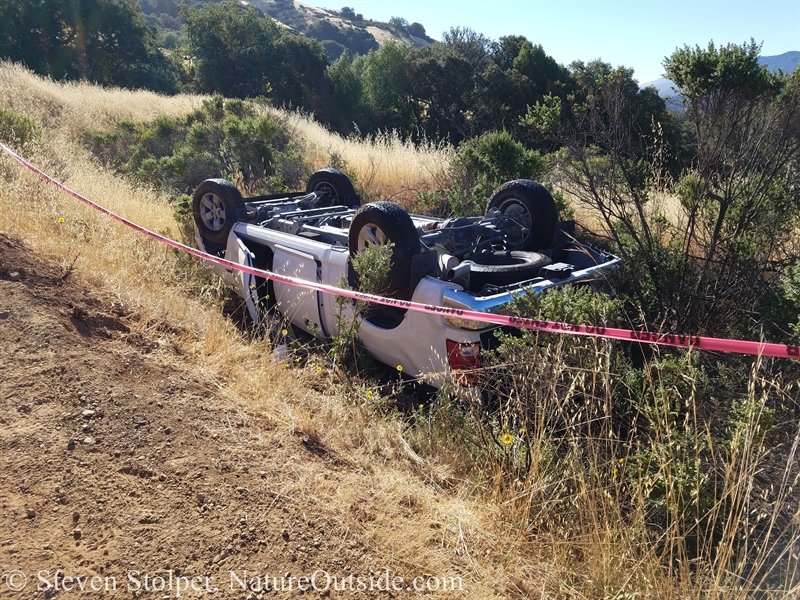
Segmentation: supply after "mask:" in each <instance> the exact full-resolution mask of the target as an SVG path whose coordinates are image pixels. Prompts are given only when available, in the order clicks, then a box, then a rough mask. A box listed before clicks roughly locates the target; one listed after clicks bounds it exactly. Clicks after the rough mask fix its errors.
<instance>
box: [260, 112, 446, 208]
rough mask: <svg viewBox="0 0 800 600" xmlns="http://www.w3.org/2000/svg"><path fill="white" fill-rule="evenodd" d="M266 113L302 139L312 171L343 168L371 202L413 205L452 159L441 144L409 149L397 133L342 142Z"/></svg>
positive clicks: (299, 117) (438, 183) (439, 180)
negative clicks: (280, 121)
mask: <svg viewBox="0 0 800 600" xmlns="http://www.w3.org/2000/svg"><path fill="white" fill-rule="evenodd" d="M271 112H272V114H274V115H276V116H277V117H278V118H280V119H281V120H282V121H283V122H285V123H286V124H287V125H288V126H289V128H290V130H292V131H295V132H297V135H298V136H299V137H300V138H302V139H303V140H304V144H305V147H306V149H307V156H308V159H309V162H310V164H311V165H312V167H313V168H314V169H320V168H324V167H329V166H337V167H340V168H342V169H344V170H345V171H346V172H348V173H349V174H350V175H351V176H352V177H353V178H354V180H355V183H356V187H358V188H359V189H360V190H361V192H362V195H365V197H366V198H367V199H368V200H369V201H372V202H376V201H379V200H391V201H393V202H399V203H401V204H405V205H406V206H410V205H412V204H413V203H414V202H416V201H417V200H418V192H420V191H423V192H429V191H433V190H435V189H441V188H442V187H443V186H444V183H445V181H446V180H447V176H448V169H449V167H450V163H451V161H452V160H453V158H454V156H455V149H454V148H453V147H452V146H451V145H449V144H446V143H444V142H442V143H437V142H433V141H427V142H423V143H420V144H414V143H413V142H412V141H411V140H408V139H405V140H404V139H403V138H402V137H401V136H400V134H399V133H398V132H396V131H392V132H383V133H378V134H376V135H374V136H371V137H367V138H361V137H358V136H350V137H342V136H341V135H339V134H337V133H334V132H331V131H330V130H328V129H326V128H325V127H323V126H322V125H320V124H319V123H318V122H316V121H314V120H313V119H312V118H310V117H309V116H308V115H304V114H302V113H299V112H293V113H286V112H283V111H278V110H277V109H272V110H271Z"/></svg>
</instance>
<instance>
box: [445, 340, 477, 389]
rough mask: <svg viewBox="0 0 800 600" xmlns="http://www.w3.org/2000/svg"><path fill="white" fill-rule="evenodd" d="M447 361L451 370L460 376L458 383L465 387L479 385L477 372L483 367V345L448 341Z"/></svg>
mask: <svg viewBox="0 0 800 600" xmlns="http://www.w3.org/2000/svg"><path fill="white" fill-rule="evenodd" d="M447 360H448V362H449V363H450V369H451V370H453V371H454V372H458V371H461V373H460V374H458V377H457V381H458V383H459V384H461V385H463V386H465V387H474V386H476V385H478V373H477V370H478V369H479V368H480V366H481V345H480V344H479V343H467V344H465V343H461V342H454V341H453V340H447Z"/></svg>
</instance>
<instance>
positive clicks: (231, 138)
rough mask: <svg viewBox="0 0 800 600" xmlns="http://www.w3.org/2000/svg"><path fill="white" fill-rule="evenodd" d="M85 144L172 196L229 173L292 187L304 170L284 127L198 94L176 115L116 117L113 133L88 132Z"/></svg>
mask: <svg viewBox="0 0 800 600" xmlns="http://www.w3.org/2000/svg"><path fill="white" fill-rule="evenodd" d="M84 143H85V145H86V146H87V147H88V148H89V149H90V150H91V151H92V152H93V153H94V154H95V155H96V156H97V157H98V158H100V160H102V161H103V162H104V163H106V164H109V165H112V166H114V167H116V168H117V169H118V170H119V171H121V172H123V173H127V174H129V175H131V176H133V177H135V178H137V179H140V180H142V181H146V182H147V183H150V184H152V183H155V184H157V185H161V186H162V187H165V188H167V189H168V190H172V191H173V193H174V194H176V195H177V194H180V193H184V192H190V191H191V190H192V189H193V188H195V187H196V186H197V185H198V184H199V183H200V182H201V181H203V180H204V179H208V178H212V177H228V178H230V177H232V176H234V174H241V176H242V179H243V183H244V185H245V186H246V187H247V188H248V189H249V188H255V189H256V190H258V191H270V192H272V191H283V190H286V189H297V187H298V186H300V185H301V183H302V180H303V179H304V177H305V176H306V174H307V171H308V169H307V166H306V162H305V158H304V156H303V153H302V152H301V150H300V148H299V147H298V145H297V144H296V143H294V142H292V141H291V140H290V138H289V133H288V131H287V130H286V128H285V127H284V126H283V125H281V124H280V123H279V122H277V121H275V120H274V119H273V118H271V117H269V116H266V115H261V116H259V115H258V114H257V111H256V107H255V105H254V104H253V103H251V102H245V101H242V100H227V101H226V100H224V99H223V98H222V96H214V97H213V98H209V99H206V100H204V101H203V104H202V108H201V109H199V110H196V111H193V112H191V113H189V114H188V115H187V116H186V117H184V118H183V119H175V118H171V117H163V116H162V117H158V118H157V119H155V120H154V121H152V122H150V123H133V122H130V121H120V122H119V123H118V124H117V128H116V130H115V131H113V132H110V133H105V132H90V133H88V134H87V135H86V136H85V138H84ZM237 176H238V175H237Z"/></svg>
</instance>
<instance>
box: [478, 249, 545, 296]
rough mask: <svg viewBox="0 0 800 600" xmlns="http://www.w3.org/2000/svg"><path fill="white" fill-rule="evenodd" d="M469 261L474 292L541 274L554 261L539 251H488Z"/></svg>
mask: <svg viewBox="0 0 800 600" xmlns="http://www.w3.org/2000/svg"><path fill="white" fill-rule="evenodd" d="M464 262H467V263H469V286H470V289H471V290H472V291H474V292H477V291H480V290H481V289H483V286H485V285H497V286H502V285H509V284H512V283H517V282H520V281H525V280H526V279H533V278H534V277H538V276H539V269H541V268H542V267H546V266H547V265H549V264H551V263H552V262H553V261H552V260H550V259H549V258H548V257H547V256H545V255H544V254H539V253H538V252H517V251H515V252H491V253H489V252H486V253H484V254H478V255H477V256H475V257H473V258H472V259H471V260H468V261H464Z"/></svg>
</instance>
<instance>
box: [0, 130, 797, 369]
mask: <svg viewBox="0 0 800 600" xmlns="http://www.w3.org/2000/svg"><path fill="white" fill-rule="evenodd" d="M0 148H1V149H2V150H4V151H5V152H6V153H7V154H8V155H9V156H11V157H12V158H13V159H14V160H16V161H17V162H19V163H20V164H22V165H24V166H25V167H27V168H28V169H30V170H31V171H33V172H34V173H36V174H37V175H39V176H40V177H41V178H43V179H45V180H46V181H48V182H50V183H52V184H53V185H55V186H56V187H58V188H60V189H61V190H63V191H64V192H66V193H67V194H69V195H70V196H72V197H73V198H76V199H78V200H80V201H81V202H83V203H84V204H88V205H89V206H91V207H92V208H94V209H96V210H99V211H100V212H102V213H103V214H106V215H108V216H109V217H111V218H112V219H115V220H117V221H119V222H120V223H123V224H125V225H127V226H128V227H130V228H132V229H135V230H136V231H138V232H140V233H143V234H144V235H146V236H149V237H151V238H153V239H156V240H158V241H160V242H163V243H164V244H167V245H168V246H172V247H173V248H177V249H178V250H181V251H183V252H186V253H187V254H191V255H193V256H196V257H198V258H202V259H203V260H206V261H209V262H213V263H216V264H219V265H223V266H224V267H227V268H229V269H236V270H239V271H243V272H245V273H250V274H251V275H256V276H258V277H263V278H265V279H272V280H273V281H280V282H282V283H286V284H290V285H294V286H297V287H301V288H305V289H309V290H317V291H320V292H325V293H327V294H334V295H337V296H344V297H345V298H351V299H354V300H365V301H367V302H374V303H375V304H383V305H385V306H395V307H399V308H405V309H408V310H413V311H418V312H424V313H429V314H434V315H443V316H457V317H459V318H461V319H467V320H470V321H482V322H484V323H493V324H496V325H509V326H512V327H518V328H520V329H533V330H536V331H549V332H553V333H566V334H570V335H582V336H589V337H599V338H609V339H615V340H623V341H626V342H632V341H633V342H642V343H647V344H657V345H661V346H674V347H678V348H695V349H698V350H715V351H718V352H734V353H737V354H753V355H760V356H774V357H778V358H795V359H797V358H800V346H789V345H786V344H774V343H770V342H753V341H747V340H731V339H724V338H713V337H703V336H697V335H679V334H672V333H651V332H648V331H634V330H631V329H619V328H616V327H595V326H591V325H573V324H570V323H558V322H555V321H543V320H539V319H526V318H520V317H509V316H505V315H496V314H492V313H485V312H477V311H470V310H460V309H456V308H446V307H442V306H433V305H430V304H420V303H418V302H409V301H407V300H396V299H394V298H384V297H382V296H375V295H373V294H365V293H362V292H356V291H353V290H345V289H342V288H338V287H335V286H332V285H326V284H324V283H316V282H312V281H304V280H302V279H296V278H295V277H287V276H286V275H278V274H277V273H272V272H270V271H264V270H262V269H254V268H252V267H246V266H244V265H240V264H238V263H234V262H231V261H229V260H225V259H224V258H219V257H217V256H212V255H211V254H206V253H205V252H201V251H200V250H197V249H196V248H192V247H191V246H186V245H184V244H181V243H180V242H176V241H175V240H172V239H170V238H168V237H165V236H163V235H161V234H158V233H155V232H153V231H150V230H149V229H145V228H144V227H142V226H140V225H137V224H136V223H133V222H132V221H129V220H128V219H126V218H124V217H122V216H120V215H118V214H116V213H114V212H112V211H110V210H108V209H107V208H103V207H102V206H100V205H99V204H97V203H95V202H92V201H91V200H89V199H88V198H85V197H84V196H81V195H80V194H79V193H77V192H75V191H73V190H71V189H69V188H68V187H67V186H65V185H64V184H62V183H60V182H58V181H56V180H55V179H53V178H52V177H50V176H49V175H47V174H46V173H44V172H42V171H41V170H39V169H38V168H36V167H35V166H34V165H32V164H31V163H29V162H28V161H26V160H25V159H24V158H22V157H21V156H19V155H18V154H16V153H15V152H14V151H12V150H11V149H10V148H8V146H6V145H5V144H3V143H0Z"/></svg>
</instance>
